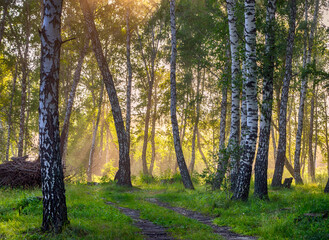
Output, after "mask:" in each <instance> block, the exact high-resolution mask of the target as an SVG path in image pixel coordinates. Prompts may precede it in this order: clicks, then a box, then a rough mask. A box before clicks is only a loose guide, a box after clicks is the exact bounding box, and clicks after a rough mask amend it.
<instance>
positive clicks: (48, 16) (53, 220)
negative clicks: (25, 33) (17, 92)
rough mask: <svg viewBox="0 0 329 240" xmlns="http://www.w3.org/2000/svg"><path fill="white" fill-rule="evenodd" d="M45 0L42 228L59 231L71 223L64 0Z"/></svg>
mask: <svg viewBox="0 0 329 240" xmlns="http://www.w3.org/2000/svg"><path fill="white" fill-rule="evenodd" d="M43 3H44V15H43V21H42V27H41V31H40V38H41V68H40V78H41V79H40V97H39V157H40V161H41V181H42V194H43V220H42V229H43V231H54V232H56V233H57V232H61V230H62V227H63V226H64V225H65V224H67V223H68V219H67V209H66V200H65V189H64V179H63V168H62V161H61V154H60V136H59V119H58V117H59V114H58V85H59V66H60V47H61V44H62V40H61V13H62V0H52V1H50V0H44V1H43Z"/></svg>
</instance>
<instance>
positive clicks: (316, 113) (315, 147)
mask: <svg viewBox="0 0 329 240" xmlns="http://www.w3.org/2000/svg"><path fill="white" fill-rule="evenodd" d="M317 148H318V88H317V89H316V92H315V143H314V161H313V171H314V172H313V174H314V180H315V170H316V152H317V151H316V150H317Z"/></svg>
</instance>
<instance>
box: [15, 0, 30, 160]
mask: <svg viewBox="0 0 329 240" xmlns="http://www.w3.org/2000/svg"><path fill="white" fill-rule="evenodd" d="M24 8H26V12H27V13H26V14H27V19H26V36H25V37H26V40H25V49H24V56H21V57H22V58H23V59H22V62H21V65H22V92H21V110H20V115H19V135H18V157H22V156H23V150H24V130H25V108H26V86H27V85H26V84H27V83H26V81H27V75H28V59H29V45H30V41H29V39H30V10H29V4H28V3H26V4H24Z"/></svg>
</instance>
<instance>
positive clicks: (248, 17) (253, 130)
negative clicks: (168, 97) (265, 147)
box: [233, 0, 271, 200]
mask: <svg viewBox="0 0 329 240" xmlns="http://www.w3.org/2000/svg"><path fill="white" fill-rule="evenodd" d="M255 5H256V4H255V0H246V1H245V39H246V54H245V55H246V60H245V61H246V66H245V68H246V72H245V75H246V80H245V81H246V85H245V86H246V87H245V90H246V101H247V135H246V139H245V144H244V149H243V153H242V158H241V160H240V167H239V175H238V179H237V184H236V188H235V191H234V195H233V199H241V200H247V199H248V195H249V188H250V179H251V171H252V164H253V160H254V158H255V151H256V143H257V132H258V103H257V65H256V19H255V14H256V9H255ZM270 119H271V118H270Z"/></svg>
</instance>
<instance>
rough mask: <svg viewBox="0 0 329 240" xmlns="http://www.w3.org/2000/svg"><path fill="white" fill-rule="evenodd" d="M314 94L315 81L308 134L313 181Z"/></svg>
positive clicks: (309, 170) (309, 167)
mask: <svg viewBox="0 0 329 240" xmlns="http://www.w3.org/2000/svg"><path fill="white" fill-rule="evenodd" d="M314 94H315V82H313V95H312V99H311V112H310V132H309V135H308V175H309V177H311V180H312V182H313V183H314V182H315V169H314V158H313V124H314V101H315V100H314Z"/></svg>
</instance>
